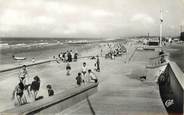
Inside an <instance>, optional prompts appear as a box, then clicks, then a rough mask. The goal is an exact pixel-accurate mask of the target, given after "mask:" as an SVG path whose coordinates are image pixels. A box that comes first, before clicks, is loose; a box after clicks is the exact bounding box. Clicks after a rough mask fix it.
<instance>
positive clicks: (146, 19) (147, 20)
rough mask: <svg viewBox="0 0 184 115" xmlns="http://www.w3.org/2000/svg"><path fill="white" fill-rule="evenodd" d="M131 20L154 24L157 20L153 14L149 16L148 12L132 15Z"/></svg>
mask: <svg viewBox="0 0 184 115" xmlns="http://www.w3.org/2000/svg"><path fill="white" fill-rule="evenodd" d="M131 21H132V22H141V23H144V24H145V23H148V24H153V23H154V22H155V21H154V19H153V18H152V17H151V16H149V15H147V14H142V13H139V14H135V15H134V16H132V18H131Z"/></svg>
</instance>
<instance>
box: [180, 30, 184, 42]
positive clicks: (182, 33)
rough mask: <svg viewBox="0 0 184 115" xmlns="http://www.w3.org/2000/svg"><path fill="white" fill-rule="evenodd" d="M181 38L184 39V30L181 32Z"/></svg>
mask: <svg viewBox="0 0 184 115" xmlns="http://www.w3.org/2000/svg"><path fill="white" fill-rule="evenodd" d="M180 40H181V41H184V32H181V35H180Z"/></svg>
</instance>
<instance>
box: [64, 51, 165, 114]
mask: <svg viewBox="0 0 184 115" xmlns="http://www.w3.org/2000/svg"><path fill="white" fill-rule="evenodd" d="M153 55H154V53H153V52H152V51H143V52H135V54H134V56H133V57H132V59H131V60H130V62H127V63H124V61H123V60H122V58H116V59H115V60H102V71H101V72H100V73H99V74H98V76H99V79H100V81H99V89H98V92H97V93H96V94H95V95H93V96H90V97H89V98H88V99H86V100H84V101H82V102H80V103H78V104H76V105H74V106H73V107H71V108H68V109H66V110H65V111H63V112H62V114H63V115H91V114H93V115H94V114H96V115H166V114H167V113H166V110H165V108H164V105H163V103H162V101H161V98H160V95H159V88H158V85H157V84H156V83H155V79H153V78H148V80H145V81H141V80H140V79H139V77H140V76H141V75H145V74H146V70H145V65H146V64H148V58H149V57H152V56H153ZM149 77H151V76H149Z"/></svg>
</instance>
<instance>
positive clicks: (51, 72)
mask: <svg viewBox="0 0 184 115" xmlns="http://www.w3.org/2000/svg"><path fill="white" fill-rule="evenodd" d="M66 49H68V50H69V49H76V50H77V51H78V52H79V53H80V56H96V55H100V49H101V45H100V44H87V45H80V46H77V48H76V46H73V47H70V48H65V49H64V48H63V50H66ZM105 50H107V48H106V49H104V51H105ZM59 51H61V50H60V49H50V50H47V51H44V52H42V53H41V54H43V55H44V56H43V55H42V56H43V58H44V57H47V58H48V56H51V55H56V54H57V53H58V52H59ZM45 53H46V54H45ZM104 53H105V52H104ZM37 54H40V51H36V52H25V53H22V54H19V56H24V55H26V56H27V57H29V56H33V55H35V56H36V55H37ZM43 58H41V57H39V59H43ZM6 60H7V61H9V60H8V59H6ZM83 62H86V63H87V67H88V69H92V70H93V69H94V63H95V60H90V59H85V58H82V59H79V60H78V61H77V62H72V63H71V68H72V70H71V75H70V76H66V70H65V67H66V63H60V64H58V63H56V62H50V63H47V64H42V65H36V66H32V67H28V68H27V70H28V73H29V76H30V77H31V79H32V78H33V77H34V76H35V75H38V76H39V77H40V80H41V87H40V91H39V93H38V96H44V98H47V97H48V96H47V95H48V94H47V89H46V85H47V84H51V85H52V87H53V89H54V91H55V93H59V92H62V91H65V90H67V89H69V88H71V87H76V86H77V85H76V80H75V77H76V76H77V73H78V72H80V71H81V67H82V63H83ZM9 63H10V62H9ZM13 64H17V63H13ZM102 64H103V63H102ZM5 65H6V66H8V65H11V64H4V66H5ZM18 73H19V70H13V71H8V72H4V73H0V92H2V93H1V95H0V111H3V110H5V109H8V108H13V107H14V102H13V101H12V100H11V96H12V91H13V90H14V88H15V86H16V84H17V83H18V78H17V76H18Z"/></svg>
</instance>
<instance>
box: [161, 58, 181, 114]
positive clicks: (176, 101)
mask: <svg viewBox="0 0 184 115" xmlns="http://www.w3.org/2000/svg"><path fill="white" fill-rule="evenodd" d="M158 83H159V89H160V95H161V97H162V101H163V103H164V105H165V107H166V109H167V111H168V113H177V114H181V115H182V114H183V110H184V106H183V105H184V99H183V98H184V97H183V93H184V73H183V72H182V71H181V69H180V68H179V67H178V65H177V64H176V63H174V62H169V63H168V65H167V67H166V69H165V71H164V73H163V74H161V75H160V77H159V80H158Z"/></svg>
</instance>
